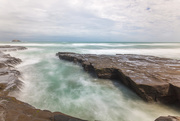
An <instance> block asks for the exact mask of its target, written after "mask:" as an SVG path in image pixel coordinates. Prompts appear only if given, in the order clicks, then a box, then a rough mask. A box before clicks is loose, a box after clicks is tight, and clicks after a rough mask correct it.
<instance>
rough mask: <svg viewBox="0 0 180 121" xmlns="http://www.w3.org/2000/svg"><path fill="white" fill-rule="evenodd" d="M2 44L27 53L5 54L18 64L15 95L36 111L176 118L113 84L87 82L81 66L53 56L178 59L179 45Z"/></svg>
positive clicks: (115, 118)
mask: <svg viewBox="0 0 180 121" xmlns="http://www.w3.org/2000/svg"><path fill="white" fill-rule="evenodd" d="M7 44H11V45H22V46H26V47H27V48H28V49H27V50H23V51H17V52H7V53H10V54H11V55H12V56H15V57H17V58H20V59H22V60H23V62H22V63H21V64H20V65H17V69H18V70H20V72H21V73H22V77H21V80H22V81H23V83H24V85H23V87H22V88H21V92H19V93H17V94H16V95H15V96H17V97H18V99H20V100H22V101H24V102H27V103H29V104H31V105H33V106H35V107H36V108H40V109H47V110H51V111H60V112H62V113H65V114H68V115H71V116H75V117H78V118H81V119H86V120H90V121H94V120H101V121H153V120H154V119H156V118H157V117H159V116H161V115H165V116H166V115H180V112H179V110H178V109H176V108H175V106H164V105H162V104H149V103H146V102H144V101H142V100H141V98H139V97H138V96H137V95H136V94H135V93H133V92H132V91H131V90H129V89H127V88H126V87H124V86H123V85H122V84H119V83H117V82H116V80H115V81H111V80H105V79H97V78H94V77H91V76H90V75H89V74H88V73H86V72H84V71H83V68H82V67H81V66H79V65H76V64H73V63H71V62H66V61H63V60H59V59H58V57H56V56H55V54H56V53H57V52H76V53H88V54H89V53H91V54H109V55H111V54H117V53H119V54H144V55H154V56H159V57H167V58H173V59H180V56H179V55H180V43H60V42H54V43H47V42H36V43H27V42H26V43H0V45H7Z"/></svg>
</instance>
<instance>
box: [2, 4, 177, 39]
mask: <svg viewBox="0 0 180 121" xmlns="http://www.w3.org/2000/svg"><path fill="white" fill-rule="evenodd" d="M12 39H21V40H25V41H38V40H40V41H42V40H46V41H47V40H49V41H56V40H60V41H71V40H74V41H109V42H111V41H125V42H126V41H155V42H163V41H169V42H180V0H0V41H10V40H12Z"/></svg>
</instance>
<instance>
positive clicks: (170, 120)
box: [155, 116, 180, 121]
mask: <svg viewBox="0 0 180 121" xmlns="http://www.w3.org/2000/svg"><path fill="white" fill-rule="evenodd" d="M155 121H180V117H175V116H160V117H159V118H157V119H156V120H155Z"/></svg>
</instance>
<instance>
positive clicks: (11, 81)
mask: <svg viewBox="0 0 180 121" xmlns="http://www.w3.org/2000/svg"><path fill="white" fill-rule="evenodd" d="M24 49H27V48H25V47H21V46H9V45H7V46H0V114H1V115H0V120H1V121H69V120H72V121H83V120H81V119H78V118H74V117H71V116H68V115H66V114H63V113H60V112H51V111H48V110H40V109H36V108H35V107H33V106H31V105H29V104H27V103H25V102H22V101H19V100H17V99H16V97H11V96H10V95H11V93H13V92H17V91H19V90H20V87H21V86H22V85H23V84H22V82H21V81H20V79H19V76H20V75H21V74H20V72H19V71H18V70H16V69H15V66H16V65H17V64H20V63H21V62H22V61H21V60H20V59H19V58H15V57H11V56H10V55H9V54H4V53H3V51H17V50H24Z"/></svg>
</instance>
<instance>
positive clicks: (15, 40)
mask: <svg viewBox="0 0 180 121" xmlns="http://www.w3.org/2000/svg"><path fill="white" fill-rule="evenodd" d="M12 42H21V40H17V39H14V40H12Z"/></svg>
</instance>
